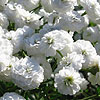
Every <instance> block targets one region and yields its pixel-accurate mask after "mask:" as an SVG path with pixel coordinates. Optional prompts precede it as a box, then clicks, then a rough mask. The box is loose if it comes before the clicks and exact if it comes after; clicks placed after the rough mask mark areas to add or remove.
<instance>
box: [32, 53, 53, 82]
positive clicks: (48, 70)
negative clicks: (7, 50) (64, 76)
mask: <svg viewBox="0 0 100 100" xmlns="http://www.w3.org/2000/svg"><path fill="white" fill-rule="evenodd" d="M32 59H33V60H36V61H37V62H38V63H39V65H40V66H41V67H42V68H43V69H44V81H46V80H47V79H50V78H51V74H52V68H51V65H50V64H49V62H47V61H46V57H45V56H44V55H39V56H33V57H32Z"/></svg>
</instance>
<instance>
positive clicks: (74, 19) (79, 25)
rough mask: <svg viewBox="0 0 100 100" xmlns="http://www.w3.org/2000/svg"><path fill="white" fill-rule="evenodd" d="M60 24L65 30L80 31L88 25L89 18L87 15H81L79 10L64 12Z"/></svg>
mask: <svg viewBox="0 0 100 100" xmlns="http://www.w3.org/2000/svg"><path fill="white" fill-rule="evenodd" d="M59 24H60V26H61V27H62V29H64V30H70V31H77V32H79V31H81V30H82V29H83V28H85V27H87V25H88V24H89V20H88V18H87V16H81V15H80V14H79V13H78V12H76V11H72V12H67V13H65V14H62V16H61V19H60V20H59Z"/></svg>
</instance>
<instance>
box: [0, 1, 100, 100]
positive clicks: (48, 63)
mask: <svg viewBox="0 0 100 100" xmlns="http://www.w3.org/2000/svg"><path fill="white" fill-rule="evenodd" d="M99 24H100V0H98V1H97V0H0V80H1V81H4V82H13V83H14V84H15V85H16V86H18V88H20V89H22V90H25V91H26V90H33V89H37V88H39V86H40V85H41V84H42V83H43V82H46V81H47V80H48V79H51V78H52V79H53V81H54V84H53V85H54V87H55V89H57V91H58V92H59V93H61V94H63V95H74V94H76V93H77V92H79V91H80V90H85V89H86V88H87V87H88V85H89V84H92V85H100V39H99V37H100V25H99ZM53 59H56V61H53ZM55 63H56V66H53V65H55ZM84 72H85V75H84ZM8 99H9V100H25V99H24V98H23V97H21V96H19V95H18V94H16V93H14V92H12V93H5V94H4V96H3V97H1V98H0V100H8Z"/></svg>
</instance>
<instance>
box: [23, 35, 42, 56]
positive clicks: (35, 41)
mask: <svg viewBox="0 0 100 100" xmlns="http://www.w3.org/2000/svg"><path fill="white" fill-rule="evenodd" d="M41 37H42V36H41V34H38V33H37V34H33V35H32V36H31V37H27V38H25V39H24V45H25V48H24V50H25V51H27V54H28V55H40V54H41V52H40V49H39V43H40V40H41Z"/></svg>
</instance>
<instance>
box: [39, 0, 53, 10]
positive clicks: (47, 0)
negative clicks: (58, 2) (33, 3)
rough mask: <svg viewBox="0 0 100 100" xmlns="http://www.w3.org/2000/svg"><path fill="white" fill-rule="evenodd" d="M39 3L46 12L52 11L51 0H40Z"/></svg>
mask: <svg viewBox="0 0 100 100" xmlns="http://www.w3.org/2000/svg"><path fill="white" fill-rule="evenodd" d="M41 5H42V6H43V8H44V9H45V10H46V11H47V12H52V11H53V8H52V5H51V0H41Z"/></svg>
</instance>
